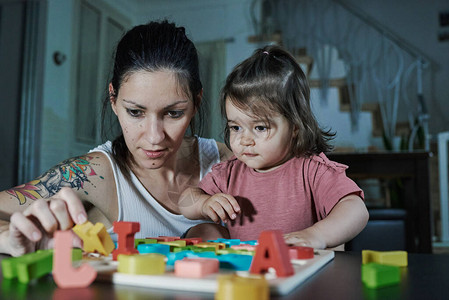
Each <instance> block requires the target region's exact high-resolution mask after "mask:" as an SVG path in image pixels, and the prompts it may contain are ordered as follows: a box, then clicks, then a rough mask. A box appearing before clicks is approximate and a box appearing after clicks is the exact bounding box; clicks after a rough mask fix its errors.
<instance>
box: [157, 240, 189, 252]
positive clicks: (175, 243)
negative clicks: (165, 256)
mask: <svg viewBox="0 0 449 300" xmlns="http://www.w3.org/2000/svg"><path fill="white" fill-rule="evenodd" d="M159 244H162V245H169V246H170V251H172V250H173V248H175V247H185V246H186V241H181V240H176V241H170V242H159Z"/></svg>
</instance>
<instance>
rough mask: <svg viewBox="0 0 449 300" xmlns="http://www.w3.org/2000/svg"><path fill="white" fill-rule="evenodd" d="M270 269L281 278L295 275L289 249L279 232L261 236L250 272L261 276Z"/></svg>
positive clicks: (265, 233) (273, 231)
mask: <svg viewBox="0 0 449 300" xmlns="http://www.w3.org/2000/svg"><path fill="white" fill-rule="evenodd" d="M270 267H271V268H274V269H275V270H276V275H277V276H279V277H286V276H290V275H293V273H294V270H293V266H292V263H291V262H290V256H289V253H288V247H287V245H286V244H285V241H284V238H283V236H282V232H281V231H279V230H268V231H263V232H262V233H261V234H260V236H259V245H258V246H257V248H256V253H255V254H254V258H253V262H252V264H251V267H250V270H249V271H250V273H253V274H261V273H266V272H268V268H270Z"/></svg>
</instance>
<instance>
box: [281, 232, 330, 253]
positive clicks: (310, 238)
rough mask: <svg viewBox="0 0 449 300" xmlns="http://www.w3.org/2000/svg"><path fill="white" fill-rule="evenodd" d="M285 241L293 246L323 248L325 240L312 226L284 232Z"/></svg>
mask: <svg viewBox="0 0 449 300" xmlns="http://www.w3.org/2000/svg"><path fill="white" fill-rule="evenodd" d="M284 240H285V243H287V244H289V245H293V246H304V247H312V248H315V249H325V248H326V247H327V245H326V242H325V241H324V240H323V239H322V238H320V235H319V234H318V233H317V232H315V230H314V228H313V227H309V228H306V229H304V230H301V231H295V232H290V233H286V234H284Z"/></svg>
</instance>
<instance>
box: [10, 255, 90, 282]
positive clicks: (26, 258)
mask: <svg viewBox="0 0 449 300" xmlns="http://www.w3.org/2000/svg"><path fill="white" fill-rule="evenodd" d="M81 258H82V251H81V249H73V250H72V261H75V260H80V259H81ZM52 269H53V249H48V250H38V251H36V252H33V253H28V254H25V255H22V256H19V257H11V258H6V259H3V260H2V274H3V278H5V279H14V278H17V280H18V281H19V282H21V283H28V282H29V281H31V280H33V279H36V278H40V277H42V276H44V275H46V274H49V273H51V271H52Z"/></svg>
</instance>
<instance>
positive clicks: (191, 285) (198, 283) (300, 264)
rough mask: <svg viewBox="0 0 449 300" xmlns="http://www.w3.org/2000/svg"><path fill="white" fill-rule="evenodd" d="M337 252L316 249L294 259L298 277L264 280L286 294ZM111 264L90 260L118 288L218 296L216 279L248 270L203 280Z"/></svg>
mask: <svg viewBox="0 0 449 300" xmlns="http://www.w3.org/2000/svg"><path fill="white" fill-rule="evenodd" d="M334 256H335V254H334V251H329V250H315V255H314V258H312V259H304V260H292V264H293V268H294V271H295V274H294V275H292V276H289V277H276V276H275V275H274V274H272V273H267V274H266V275H265V278H266V279H267V280H268V283H269V285H270V293H271V294H272V295H285V294H288V293H289V292H290V291H292V290H293V289H294V288H296V287H297V286H299V285H300V284H301V283H303V282H304V281H305V280H306V279H307V278H309V277H310V276H312V275H313V274H315V273H316V272H317V271H318V270H320V269H321V268H322V267H323V266H325V265H326V264H327V263H328V262H330V261H331V260H332V259H333V258H334ZM107 260H108V261H104V260H103V261H89V264H91V265H92V266H93V267H94V268H95V269H97V271H98V277H97V280H99V281H108V282H111V283H113V284H117V285H130V286H139V287H147V288H160V289H167V290H177V291H189V292H205V293H215V292H216V291H217V289H218V281H217V277H218V276H220V275H223V274H232V273H237V274H238V275H240V276H248V274H249V273H248V272H246V271H232V270H225V269H220V272H219V273H216V274H211V275H208V276H206V277H203V278H183V277H177V276H174V274H173V267H171V266H167V267H166V268H167V271H166V273H165V274H164V275H132V274H125V273H118V272H116V269H117V262H114V261H112V259H110V258H107Z"/></svg>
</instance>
